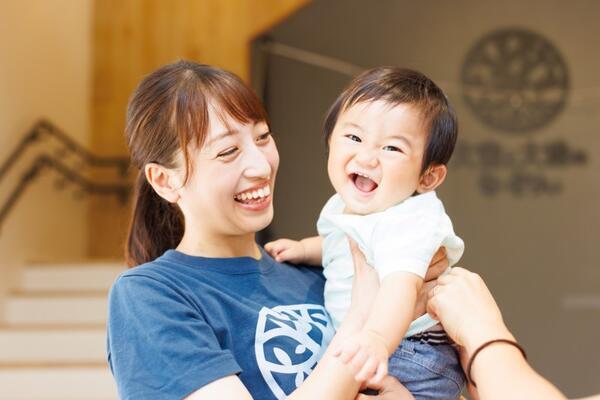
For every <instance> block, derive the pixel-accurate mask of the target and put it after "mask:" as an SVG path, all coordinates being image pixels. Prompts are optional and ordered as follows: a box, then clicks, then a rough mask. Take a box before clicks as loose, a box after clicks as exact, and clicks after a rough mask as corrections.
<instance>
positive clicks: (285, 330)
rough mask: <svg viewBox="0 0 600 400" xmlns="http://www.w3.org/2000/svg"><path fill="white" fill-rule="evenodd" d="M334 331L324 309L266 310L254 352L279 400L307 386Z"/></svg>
mask: <svg viewBox="0 0 600 400" xmlns="http://www.w3.org/2000/svg"><path fill="white" fill-rule="evenodd" d="M334 333H335V332H334V329H333V326H332V324H331V322H330V321H329V318H328V317H327V313H326V311H325V308H324V307H323V306H320V305H317V304H296V305H289V306H277V307H274V308H267V307H263V308H262V309H261V310H260V313H259V316H258V322H257V325H256V337H255V342H254V350H255V353H256V362H257V364H258V367H259V369H260V372H261V374H262V376H263V378H264V380H265V382H266V383H267V385H268V386H269V388H270V389H271V391H272V392H273V394H274V395H275V397H276V398H278V399H280V400H281V399H285V398H286V397H287V396H288V395H289V394H290V393H291V392H292V391H294V390H295V389H296V388H297V387H298V386H300V385H301V384H302V382H304V380H305V379H306V377H308V375H309V374H310V373H311V372H312V371H313V369H314V368H315V366H316V365H317V362H318V361H319V360H320V359H321V357H322V355H323V354H324V353H325V350H326V349H327V346H328V345H329V343H330V342H331V339H332V338H333V335H334Z"/></svg>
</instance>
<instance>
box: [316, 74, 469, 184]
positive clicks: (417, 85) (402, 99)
mask: <svg viewBox="0 0 600 400" xmlns="http://www.w3.org/2000/svg"><path fill="white" fill-rule="evenodd" d="M376 100H383V101H386V102H388V103H390V104H391V105H399V104H412V105H414V106H416V107H418V109H419V110H420V111H421V112H422V116H423V120H424V122H425V124H424V125H425V126H426V127H427V129H428V139H427V144H426V147H425V153H424V156H423V165H422V168H421V173H423V172H425V171H426V170H427V168H429V166H431V165H446V164H448V162H449V161H450V157H451V156H452V152H453V151H454V145H455V144H456V138H457V135H458V120H457V119H456V114H455V113H454V110H453V109H452V107H451V106H450V104H449V103H448V99H447V98H446V95H445V94H444V92H443V91H442V89H440V88H439V87H438V86H437V85H436V84H435V83H434V82H433V81H432V80H431V79H429V78H428V77H426V76H425V75H423V74H422V73H420V72H417V71H413V70H410V69H404V68H397V67H378V68H373V69H370V70H368V71H365V72H363V73H362V74H360V75H359V76H357V77H356V78H354V79H353V80H352V82H350V84H349V85H348V87H347V88H346V89H345V90H344V91H343V92H342V94H340V95H339V97H338V98H337V99H336V101H335V102H334V103H333V105H332V106H331V108H330V109H329V112H328V113H327V117H326V118H325V124H324V126H323V131H324V134H325V141H326V143H327V146H329V137H330V136H331V133H332V132H333V128H334V127H335V124H336V123H337V120H338V117H339V115H340V113H341V112H343V111H344V110H347V109H348V108H349V107H351V106H353V105H355V104H358V103H362V102H366V101H376Z"/></svg>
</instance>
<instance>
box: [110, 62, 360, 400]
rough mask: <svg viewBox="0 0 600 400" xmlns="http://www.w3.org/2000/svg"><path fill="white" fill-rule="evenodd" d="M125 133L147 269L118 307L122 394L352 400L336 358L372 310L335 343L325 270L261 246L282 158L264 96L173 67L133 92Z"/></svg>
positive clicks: (114, 308) (114, 334) (116, 355)
mask: <svg viewBox="0 0 600 400" xmlns="http://www.w3.org/2000/svg"><path fill="white" fill-rule="evenodd" d="M126 133H127V141H128V145H129V149H130V152H131V156H132V160H133V163H134V164H135V165H136V166H137V167H138V168H139V169H140V174H139V177H138V181H137V191H136V195H135V198H136V203H135V209H134V213H133V219H132V223H131V229H130V234H129V242H128V248H127V259H128V262H129V264H130V266H136V267H135V268H132V269H130V270H129V271H127V272H125V273H124V274H122V275H121V276H120V277H119V278H118V279H117V281H116V282H115V283H114V285H113V287H112V289H111V293H110V299H109V319H108V360H109V364H110V366H111V369H112V372H113V374H114V377H115V380H116V381H117V386H118V388H119V393H120V397H121V398H123V399H165V398H184V397H186V396H187V397H189V398H191V399H215V398H219V399H222V398H235V399H249V398H259V399H283V398H290V399H294V398H295V399H315V398H323V397H326V398H328V399H353V398H354V397H355V396H356V394H357V391H358V388H359V385H360V382H357V381H355V380H354V378H353V376H352V374H351V373H350V369H349V368H348V367H346V366H344V365H343V364H342V363H341V362H340V361H339V360H337V359H336V358H334V357H333V356H332V355H331V354H330V352H329V351H326V348H327V345H328V344H329V343H330V342H332V340H333V341H336V340H340V339H339V338H340V337H343V336H344V335H350V334H353V333H354V332H355V331H356V330H357V326H359V325H360V324H361V323H362V322H361V321H362V318H363V317H364V314H365V313H364V311H362V310H358V311H354V312H350V313H349V316H348V317H347V318H346V321H345V322H344V324H343V326H341V327H340V329H339V330H338V332H337V334H335V337H334V329H333V326H332V323H331V321H330V320H329V318H328V316H327V313H326V311H325V309H324V307H323V285H324V278H323V275H322V274H321V271H320V269H316V268H313V267H308V266H302V265H299V266H292V265H289V264H284V263H279V262H277V261H275V260H273V259H272V258H271V257H270V256H269V255H268V254H267V253H266V252H265V251H264V250H263V249H262V248H260V247H259V246H258V245H257V244H256V242H255V234H256V232H257V231H259V230H261V229H263V228H265V227H266V226H267V225H268V224H269V223H270V222H271V220H272V218H273V200H272V193H273V190H274V184H275V175H276V173H277V168H278V165H279V155H278V152H277V148H276V146H275V142H274V139H273V137H272V136H271V134H270V132H269V126H268V123H267V118H266V115H265V112H264V110H263V108H262V106H261V104H260V102H259V101H258V99H257V98H256V96H255V95H254V94H253V92H252V91H251V90H250V89H249V88H248V87H247V86H245V85H244V84H243V83H242V82H241V81H240V80H239V79H238V78H237V77H235V76H234V75H232V74H230V73H228V72H225V71H223V70H220V69H218V68H214V67H210V66H206V65H198V64H195V63H191V62H185V61H181V62H178V63H175V64H171V65H167V66H165V67H163V68H161V69H159V70H157V71H155V72H153V73H152V74H150V75H149V76H148V77H146V78H145V79H144V80H143V81H142V82H141V84H140V85H139V87H138V88H137V90H136V91H135V93H134V94H133V96H132V98H131V101H130V103H129V108H128V113H127V130H126ZM140 264H141V265H140ZM358 303H359V304H360V301H358ZM317 361H318V364H317Z"/></svg>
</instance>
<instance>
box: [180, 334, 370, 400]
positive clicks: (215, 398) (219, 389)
mask: <svg viewBox="0 0 600 400" xmlns="http://www.w3.org/2000/svg"><path fill="white" fill-rule="evenodd" d="M334 340H335V338H334ZM359 386H360V384H359V383H358V382H356V381H355V380H354V375H353V374H352V371H351V370H350V368H349V367H347V366H345V365H344V364H343V363H342V362H340V361H339V360H338V359H337V358H335V357H332V356H331V354H330V351H327V352H326V353H325V355H324V356H323V358H321V361H319V363H318V364H317V366H316V367H315V370H314V371H313V372H312V373H311V374H310V376H309V377H308V378H307V379H306V380H305V381H304V383H303V384H302V385H300V387H299V388H297V389H296V390H295V391H294V392H292V393H291V394H290V395H289V396H288V397H287V399H289V400H314V399H322V398H326V399H332V400H338V399H339V400H350V399H354V398H355V396H356V394H357V392H358V389H359ZM185 399H186V400H251V399H252V395H251V394H250V392H248V389H246V387H245V386H244V384H243V383H242V381H241V380H240V379H239V378H238V377H237V376H235V375H232V376H228V377H225V378H221V379H218V380H216V381H214V382H212V383H209V384H208V385H205V386H203V387H202V388H200V389H198V390H197V391H195V392H194V393H192V394H191V395H189V396H188V397H186V398H185Z"/></svg>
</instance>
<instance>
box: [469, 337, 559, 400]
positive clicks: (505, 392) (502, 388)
mask: <svg viewBox="0 0 600 400" xmlns="http://www.w3.org/2000/svg"><path fill="white" fill-rule="evenodd" d="M471 376H472V378H473V380H474V381H475V383H476V384H477V389H478V393H479V397H480V399H481V400H506V399H511V400H531V399H544V400H565V399H566V397H565V396H563V395H562V393H560V391H559V390H558V389H556V387H554V386H553V385H552V384H551V383H550V382H548V381H547V380H546V379H544V378H542V377H541V376H540V375H539V374H537V373H536V372H535V371H534V370H533V369H532V368H531V367H530V366H529V364H528V363H527V361H526V360H525V359H524V358H523V355H522V354H521V352H520V351H519V349H517V348H516V347H514V346H512V345H509V344H503V343H496V344H493V345H490V346H489V347H486V348H485V349H483V350H482V351H481V352H480V353H479V354H478V355H477V356H476V359H475V360H474V362H473V366H472V368H471Z"/></svg>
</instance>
